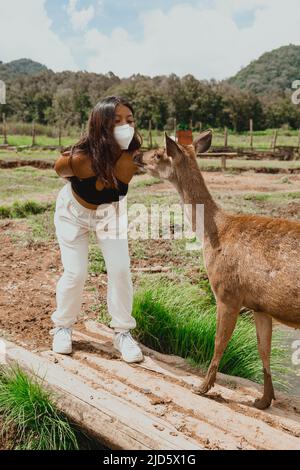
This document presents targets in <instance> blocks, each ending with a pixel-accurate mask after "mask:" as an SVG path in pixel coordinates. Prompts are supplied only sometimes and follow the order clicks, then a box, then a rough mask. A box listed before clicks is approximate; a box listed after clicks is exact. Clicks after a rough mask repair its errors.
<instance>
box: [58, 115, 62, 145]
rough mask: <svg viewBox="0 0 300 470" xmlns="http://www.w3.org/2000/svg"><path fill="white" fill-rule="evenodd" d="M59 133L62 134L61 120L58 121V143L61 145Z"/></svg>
mask: <svg viewBox="0 0 300 470" xmlns="http://www.w3.org/2000/svg"><path fill="white" fill-rule="evenodd" d="M61 134H62V129H61V120H59V122H58V145H59V147H61Z"/></svg>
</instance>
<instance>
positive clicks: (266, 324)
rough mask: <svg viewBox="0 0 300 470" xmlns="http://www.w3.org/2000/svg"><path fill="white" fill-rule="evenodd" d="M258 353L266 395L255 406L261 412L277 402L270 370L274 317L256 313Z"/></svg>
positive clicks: (256, 401)
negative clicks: (273, 402)
mask: <svg viewBox="0 0 300 470" xmlns="http://www.w3.org/2000/svg"><path fill="white" fill-rule="evenodd" d="M254 318H255V325H256V336H257V346H258V352H259V355H260V357H261V360H262V363H263V368H264V394H263V396H262V398H259V399H257V400H255V402H254V406H255V408H258V409H259V410H265V409H266V408H268V407H269V406H270V405H271V403H272V400H273V399H274V400H275V394H274V388H273V383H272V376H271V369H270V355H271V343H272V317H270V316H269V315H267V314H264V313H257V312H255V313H254Z"/></svg>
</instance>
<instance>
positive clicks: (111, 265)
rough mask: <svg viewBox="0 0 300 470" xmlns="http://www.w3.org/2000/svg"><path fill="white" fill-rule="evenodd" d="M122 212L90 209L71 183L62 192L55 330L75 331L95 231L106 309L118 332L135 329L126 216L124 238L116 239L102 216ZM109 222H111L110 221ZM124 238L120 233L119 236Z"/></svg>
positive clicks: (105, 207) (107, 206)
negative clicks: (103, 268)
mask: <svg viewBox="0 0 300 470" xmlns="http://www.w3.org/2000/svg"><path fill="white" fill-rule="evenodd" d="M115 208H120V203H119V202H113V203H111V204H101V205H100V206H99V207H98V208H97V210H93V209H87V208H85V207H84V206H82V205H81V204H80V203H79V202H78V201H77V200H76V199H75V197H74V196H73V194H72V190H71V183H70V182H67V183H66V184H65V185H64V186H63V188H62V189H61V190H60V192H59V194H58V197H57V201H56V207H55V214H54V224H55V229H56V236H57V239H58V242H59V246H60V253H61V260H62V264H63V267H64V272H63V275H62V276H61V277H60V279H59V280H58V283H57V286H56V304H57V305H56V310H55V312H54V313H53V314H52V316H51V319H52V321H53V322H54V324H55V326H62V327H65V328H69V327H72V325H73V324H74V323H75V322H76V320H77V318H78V315H79V314H80V311H81V305H82V294H83V289H84V284H85V281H86V279H87V275H88V251H89V248H88V242H89V230H90V229H92V230H95V233H96V238H97V242H98V245H99V247H100V249H101V251H102V254H103V258H104V261H105V265H106V270H107V277H108V279H107V307H108V313H109V314H110V316H111V317H112V320H111V322H110V327H111V328H114V329H115V331H126V330H129V329H131V328H135V326H136V321H135V318H134V317H133V316H132V315H131V311H132V299H133V285H132V279H131V271H130V258H129V252H128V238H127V219H126V218H127V212H126V217H125V215H124V217H125V218H124V217H123V219H122V220H123V222H124V223H123V237H122V238H120V237H115V238H113V237H112V236H110V234H109V230H108V231H107V230H106V231H105V230H104V229H103V223H100V222H101V221H102V220H103V214H104V213H105V211H106V213H105V214H106V215H107V210H111V209H115ZM110 220H112V218H111V217H110ZM125 232H126V235H125V236H124V234H125ZM119 233H120V234H121V229H120V232H119Z"/></svg>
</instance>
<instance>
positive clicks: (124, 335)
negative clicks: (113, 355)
mask: <svg viewBox="0 0 300 470" xmlns="http://www.w3.org/2000/svg"><path fill="white" fill-rule="evenodd" d="M113 345H114V347H115V348H116V349H117V350H118V351H120V353H121V354H122V359H123V360H124V361H125V362H140V361H142V360H143V358H144V356H143V353H142V351H141V349H140V347H139V346H138V344H137V342H136V341H135V340H134V339H133V337H132V336H131V333H130V331H125V332H115V336H114V340H113Z"/></svg>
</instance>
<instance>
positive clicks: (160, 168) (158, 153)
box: [134, 130, 212, 181]
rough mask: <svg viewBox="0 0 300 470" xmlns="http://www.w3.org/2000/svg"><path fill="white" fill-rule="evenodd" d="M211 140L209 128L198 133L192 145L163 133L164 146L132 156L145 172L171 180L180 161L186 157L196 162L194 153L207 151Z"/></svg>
mask: <svg viewBox="0 0 300 470" xmlns="http://www.w3.org/2000/svg"><path fill="white" fill-rule="evenodd" d="M211 140H212V131H211V130H208V131H204V132H202V133H201V134H199V136H198V137H197V138H196V139H195V140H194V142H193V144H192V145H179V144H178V143H177V142H175V141H174V140H173V139H171V138H170V137H169V136H168V135H167V134H166V133H165V143H166V146H165V147H160V148H158V149H154V150H149V151H148V152H145V153H139V154H137V155H136V156H135V157H134V162H135V164H136V165H137V166H139V167H140V168H141V169H142V171H144V172H145V173H149V174H150V175H152V176H154V177H157V178H161V179H166V180H169V181H172V179H174V177H175V175H176V169H177V168H178V167H179V166H180V163H183V162H184V160H187V159H189V161H191V160H193V161H194V163H197V162H196V155H197V154H198V153H204V152H207V150H208V149H209V147H210V145H211Z"/></svg>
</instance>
